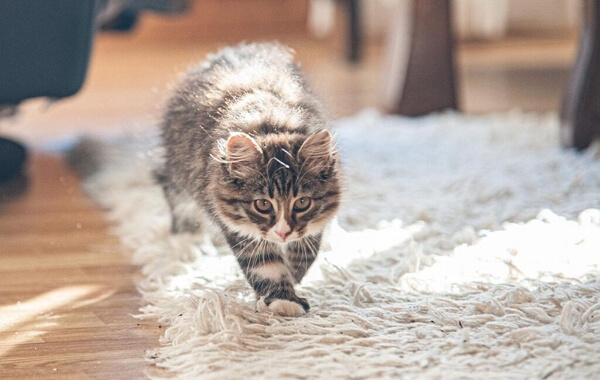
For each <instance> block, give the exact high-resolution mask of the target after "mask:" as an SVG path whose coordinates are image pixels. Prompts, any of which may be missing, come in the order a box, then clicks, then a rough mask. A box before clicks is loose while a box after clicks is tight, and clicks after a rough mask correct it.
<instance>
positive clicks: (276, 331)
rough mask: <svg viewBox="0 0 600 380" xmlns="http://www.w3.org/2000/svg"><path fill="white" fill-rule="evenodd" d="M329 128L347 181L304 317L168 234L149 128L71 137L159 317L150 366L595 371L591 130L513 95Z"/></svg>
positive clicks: (247, 374)
mask: <svg viewBox="0 0 600 380" xmlns="http://www.w3.org/2000/svg"><path fill="white" fill-rule="evenodd" d="M335 131H336V133H337V135H338V140H339V145H340V149H341V151H342V155H343V157H344V163H345V167H346V173H347V176H348V178H349V181H348V196H347V199H346V201H345V204H344V205H343V207H342V211H341V213H340V216H339V224H336V225H334V226H332V228H331V229H330V231H329V235H328V238H327V243H326V244H325V247H324V250H323V251H322V252H321V253H320V256H319V260H318V262H317V263H316V264H315V265H314V266H313V268H311V271H310V272H309V274H308V276H307V278H305V280H304V281H303V283H302V285H301V286H299V290H298V292H299V294H300V295H301V296H303V297H306V298H308V300H309V301H310V303H311V310H310V312H309V313H308V314H307V315H306V316H304V317H301V318H282V317H278V316H275V315H272V314H270V313H268V312H266V311H259V312H257V311H255V302H254V295H253V293H252V290H251V288H250V286H249V285H247V283H246V281H245V280H244V278H243V276H242V274H241V271H240V270H239V269H238V267H237V264H236V262H235V260H234V258H233V257H232V256H231V255H230V254H228V253H227V252H226V250H223V249H220V248H219V247H212V246H207V245H206V244H203V243H202V239H201V237H200V236H189V235H188V236H170V235H169V233H168V226H169V216H168V210H167V206H166V203H165V201H164V199H163V197H162V193H161V190H160V189H159V187H158V186H157V185H154V184H153V183H152V181H151V177H150V169H149V168H150V162H151V161H152V158H153V157H152V156H153V155H154V152H153V151H150V150H144V149H143V148H140V147H147V146H148V145H147V144H148V143H149V142H154V140H155V138H154V137H152V136H150V137H148V136H146V137H144V138H137V139H132V140H128V141H123V142H121V143H118V144H115V143H111V144H100V145H94V144H90V143H89V142H84V143H82V144H81V145H80V149H79V151H80V153H81V150H82V149H83V151H85V152H87V154H88V155H87V156H86V157H87V158H86V162H82V161H79V162H76V163H75V166H76V167H78V168H79V169H80V170H81V171H82V172H83V173H84V174H85V180H84V186H85V188H86V189H87V191H88V192H89V194H90V195H91V196H92V197H93V198H94V199H95V200H96V201H97V202H99V203H100V204H101V205H102V206H104V207H105V208H106V209H107V210H108V211H107V212H108V215H109V217H110V219H112V220H113V221H115V225H116V232H117V234H118V235H119V236H120V237H121V238H122V240H123V242H124V243H125V244H126V245H127V246H129V247H131V249H132V250H133V252H134V261H135V263H137V264H139V265H141V266H142V272H143V275H144V279H143V280H142V281H141V282H140V283H139V289H140V292H141V293H142V295H143V298H144V300H145V302H146V303H147V304H146V306H144V307H142V308H141V314H140V315H139V316H138V317H139V318H150V319H153V320H157V323H158V324H161V325H162V326H164V327H166V329H165V330H164V334H163V336H162V337H161V339H160V347H156V348H150V347H149V350H148V352H147V358H148V360H149V361H150V362H151V363H152V365H150V366H149V371H148V374H149V376H150V377H154V378H163V377H173V376H175V377H177V378H201V379H266V378H269V379H284V378H294V379H296V378H298V379H319V378H326V379H331V378H337V379H346V378H347V379H373V378H394V379H395V378H425V379H439V378H473V379H481V378H498V379H511V378H519V379H523V378H597V376H598V374H600V272H599V267H600V210H599V209H600V147H599V145H594V146H592V147H591V148H590V149H588V150H587V151H586V152H584V153H582V154H579V153H576V152H572V151H565V150H562V149H561V148H560V147H559V142H558V123H557V120H556V117H554V116H536V115H529V114H522V113H518V112H513V113H507V114H497V115H488V116H464V115H460V114H457V113H445V114H440V115H432V116H428V117H424V118H418V119H404V118H399V117H390V116H381V115H378V114H377V113H376V112H373V111H366V112H363V113H362V114H359V115H357V116H356V117H354V118H349V119H345V120H340V121H338V122H337V123H336V128H335ZM76 151H77V150H76ZM340 226H341V227H340ZM158 345H159V344H158V342H157V346H158Z"/></svg>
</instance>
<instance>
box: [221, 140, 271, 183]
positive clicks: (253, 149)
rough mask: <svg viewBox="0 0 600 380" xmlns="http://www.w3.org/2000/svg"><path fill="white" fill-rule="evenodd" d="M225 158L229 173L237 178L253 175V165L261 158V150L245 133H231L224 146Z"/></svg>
mask: <svg viewBox="0 0 600 380" xmlns="http://www.w3.org/2000/svg"><path fill="white" fill-rule="evenodd" d="M225 156H226V159H227V162H228V164H229V172H230V173H231V174H233V175H235V176H238V177H245V176H249V175H252V174H255V170H254V168H253V165H252V164H253V163H255V162H258V161H259V160H260V158H261V157H262V149H260V146H258V143H257V142H256V140H254V139H253V138H252V137H250V136H249V135H247V134H245V133H241V132H235V133H232V134H231V135H230V136H229V138H228V139H227V143H226V144H225Z"/></svg>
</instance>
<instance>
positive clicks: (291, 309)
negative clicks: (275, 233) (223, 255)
mask: <svg viewBox="0 0 600 380" xmlns="http://www.w3.org/2000/svg"><path fill="white" fill-rule="evenodd" d="M225 237H226V238H227V242H228V243H229V246H230V247H231V249H232V250H233V252H234V254H235V256H236V258H237V261H238V263H239V264H240V267H241V268H242V271H243V272H244V274H245V275H246V278H247V279H248V282H249V283H250V285H251V286H252V288H253V289H254V292H255V293H256V296H257V298H258V299H260V298H261V297H264V302H265V304H266V305H267V307H268V308H269V309H270V310H271V311H273V312H274V313H277V314H279V315H283V316H288V317H297V316H300V315H302V314H304V313H305V312H307V311H308V309H309V305H308V302H307V301H306V299H304V298H301V297H298V296H297V295H296V292H295V291H294V279H293V277H292V275H291V274H290V272H289V269H288V267H287V266H286V265H285V263H284V259H283V256H282V252H281V250H280V249H279V247H278V246H277V245H276V244H274V243H270V242H267V241H260V242H256V241H254V240H252V239H251V238H244V237H240V236H239V235H237V234H232V233H226V234H225ZM246 239H249V241H248V242H246Z"/></svg>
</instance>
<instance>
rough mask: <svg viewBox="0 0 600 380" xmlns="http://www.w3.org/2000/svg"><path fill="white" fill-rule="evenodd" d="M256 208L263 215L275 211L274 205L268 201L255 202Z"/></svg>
mask: <svg viewBox="0 0 600 380" xmlns="http://www.w3.org/2000/svg"><path fill="white" fill-rule="evenodd" d="M254 208H255V209H256V210H257V211H258V212H260V213H263V214H267V213H268V212H269V211H271V210H272V209H273V204H272V203H271V202H269V201H268V200H267V199H257V200H255V201H254Z"/></svg>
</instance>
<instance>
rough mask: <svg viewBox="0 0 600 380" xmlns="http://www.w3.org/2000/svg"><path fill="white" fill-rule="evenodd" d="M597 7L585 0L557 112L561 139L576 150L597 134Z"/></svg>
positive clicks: (599, 83)
mask: <svg viewBox="0 0 600 380" xmlns="http://www.w3.org/2000/svg"><path fill="white" fill-rule="evenodd" d="M599 21H600V6H599V4H598V1H597V0H585V3H584V24H583V30H582V33H581V37H580V38H579V51H578V53H577V60H576V61H575V64H574V65H573V68H572V70H571V77H570V79H569V82H568V84H567V88H566V92H565V96H564V99H563V105H562V110H561V113H560V121H561V142H562V144H563V146H565V147H573V148H576V149H578V150H581V149H585V148H587V147H588V146H589V145H590V144H591V143H592V141H593V140H594V138H597V137H600V25H599Z"/></svg>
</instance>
